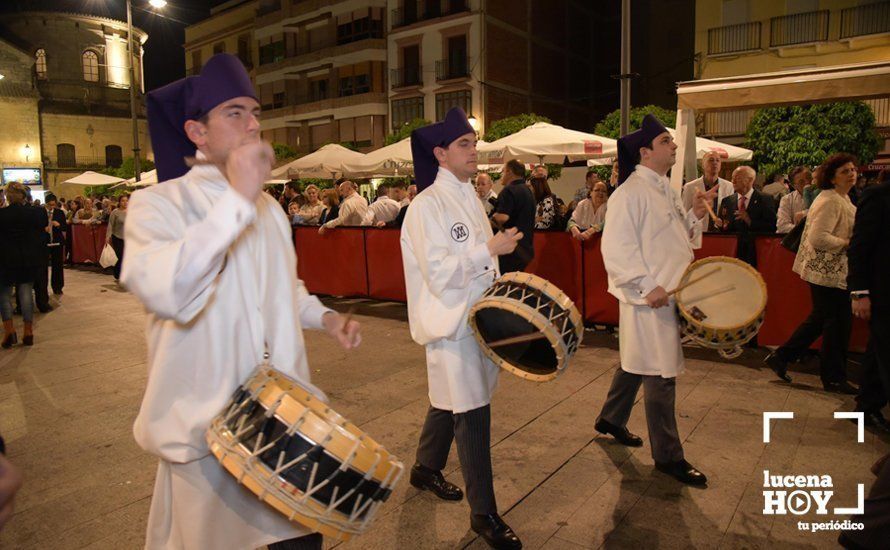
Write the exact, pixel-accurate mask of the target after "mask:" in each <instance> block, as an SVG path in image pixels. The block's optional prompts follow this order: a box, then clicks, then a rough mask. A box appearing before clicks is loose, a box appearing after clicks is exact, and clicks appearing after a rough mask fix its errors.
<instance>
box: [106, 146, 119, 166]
mask: <svg viewBox="0 0 890 550" xmlns="http://www.w3.org/2000/svg"><path fill="white" fill-rule="evenodd" d="M123 163H124V154H123V151H122V150H121V147H120V145H106V146H105V166H107V167H108V168H120V167H121V164H123Z"/></svg>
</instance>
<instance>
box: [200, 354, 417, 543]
mask: <svg viewBox="0 0 890 550" xmlns="http://www.w3.org/2000/svg"><path fill="white" fill-rule="evenodd" d="M207 442H208V443H209V445H210V450H211V452H212V453H213V454H214V456H216V458H217V459H218V460H219V461H220V463H221V464H222V465H223V467H224V468H225V469H226V470H227V471H228V472H229V473H230V474H232V475H233V476H234V477H235V478H236V479H237V480H238V482H239V483H241V484H242V485H244V486H245V487H246V488H247V489H249V490H250V491H252V492H253V493H254V494H255V495H257V497H258V498H259V499H260V500H262V501H264V502H266V503H268V504H269V505H271V506H272V507H273V508H275V509H276V510H278V511H279V512H281V513H282V514H284V515H285V516H287V517H288V519H290V520H291V521H295V522H297V523H300V524H301V525H303V526H305V527H307V528H308V529H310V530H312V531H315V532H318V533H321V534H323V535H325V536H329V537H334V538H336V539H339V540H348V539H350V538H351V537H352V536H354V535H358V534H361V533H362V532H364V531H365V530H366V529H367V527H368V524H369V522H370V521H371V520H372V519H373V518H374V515H375V514H376V513H377V511H378V509H379V508H380V506H381V505H382V504H383V502H385V501H386V499H387V498H388V497H389V495H390V494H391V493H392V489H393V487H394V486H395V484H396V482H397V481H398V480H399V478H400V477H401V475H402V473H403V471H404V466H403V465H402V463H401V462H399V461H398V460H397V459H396V458H395V457H394V456H392V455H391V454H389V453H388V452H387V451H386V450H385V449H384V448H383V447H382V446H381V445H380V444H379V443H377V442H376V441H374V440H373V439H371V438H370V437H368V436H367V435H366V434H365V433H364V432H362V431H361V430H360V429H359V428H358V427H357V426H355V425H354V424H352V423H351V422H349V421H348V420H346V419H345V418H343V417H342V416H340V415H339V414H337V413H336V412H335V411H334V410H333V409H331V408H330V407H329V406H328V405H326V404H325V403H323V402H322V401H320V400H319V399H318V398H316V397H314V396H312V394H310V393H309V392H308V391H306V389H304V388H303V387H302V386H300V384H299V383H298V382H296V381H295V380H292V379H290V378H288V377H287V376H285V375H283V374H282V373H280V372H278V371H276V370H274V369H272V368H270V367H269V366H267V365H262V366H260V367H258V368H257V370H256V371H254V373H253V374H252V376H251V377H250V379H249V380H248V381H247V382H245V383H244V385H243V386H241V387H240V388H239V389H238V391H236V392H235V395H234V396H233V397H232V400H231V401H230V402H229V404H228V405H227V406H226V408H225V409H224V410H223V412H222V413H221V414H219V415H218V416H217V417H216V418H214V419H213V422H212V423H211V425H210V428H209V429H208V430H207Z"/></svg>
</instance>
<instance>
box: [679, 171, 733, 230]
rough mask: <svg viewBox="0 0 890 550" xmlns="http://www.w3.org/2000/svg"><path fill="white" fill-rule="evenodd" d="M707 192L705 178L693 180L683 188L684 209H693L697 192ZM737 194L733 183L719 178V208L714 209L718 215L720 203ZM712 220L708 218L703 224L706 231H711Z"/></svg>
mask: <svg viewBox="0 0 890 550" xmlns="http://www.w3.org/2000/svg"><path fill="white" fill-rule="evenodd" d="M699 191H701V192H703V193H704V191H705V178H703V177H701V178H698V179H697V180H692V181H690V182H688V183H687V184H686V185H684V186H683V193H682V196H683V208H684V209H686V210H689V209H690V208H692V203H693V202H694V201H695V194H696V193H697V192H699ZM733 193H735V190H734V189H733V187H732V182H731V181H728V180H725V179H723V178H720V177H718V178H717V208H715V209H714V212H715V213H716V212H717V210H719V207H720V203H722V202H723V199H725V198H726V197H728V196H730V195H732V194H733ZM711 223H712V222H711V218H709V217H706V218H705V219H704V221H703V222H702V224H703V225H704V231H710V229H711Z"/></svg>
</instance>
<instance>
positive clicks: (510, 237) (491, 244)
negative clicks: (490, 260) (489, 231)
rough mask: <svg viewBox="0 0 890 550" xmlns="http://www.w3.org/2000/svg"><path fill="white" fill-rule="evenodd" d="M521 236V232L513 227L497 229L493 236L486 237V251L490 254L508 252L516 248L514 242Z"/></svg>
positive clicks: (496, 254) (499, 254)
mask: <svg viewBox="0 0 890 550" xmlns="http://www.w3.org/2000/svg"><path fill="white" fill-rule="evenodd" d="M521 238H522V233H520V232H519V229H517V228H515V227H511V228H510V229H507V230H506V231H498V232H497V233H495V234H494V237H492V238H490V239H488V243H486V244H487V245H488V252H489V253H490V254H491V255H492V256H503V255H504V254H510V253H511V252H513V251H514V250H516V244H517V243H518V242H519V239H521Z"/></svg>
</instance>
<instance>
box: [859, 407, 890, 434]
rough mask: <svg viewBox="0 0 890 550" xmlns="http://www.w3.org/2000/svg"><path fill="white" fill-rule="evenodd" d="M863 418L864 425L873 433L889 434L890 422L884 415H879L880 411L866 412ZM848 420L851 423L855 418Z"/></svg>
mask: <svg viewBox="0 0 890 550" xmlns="http://www.w3.org/2000/svg"><path fill="white" fill-rule="evenodd" d="M857 412H858V411H857ZM864 417H865V425H866V426H867V427H869V428H874V429H875V431H878V432H883V433H885V434H890V421H888V420H887V419H886V418H884V415H883V414H881V411H866V412H865V414H864ZM850 420H851V421H852V422H856V419H855V418H851V419H850Z"/></svg>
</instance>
